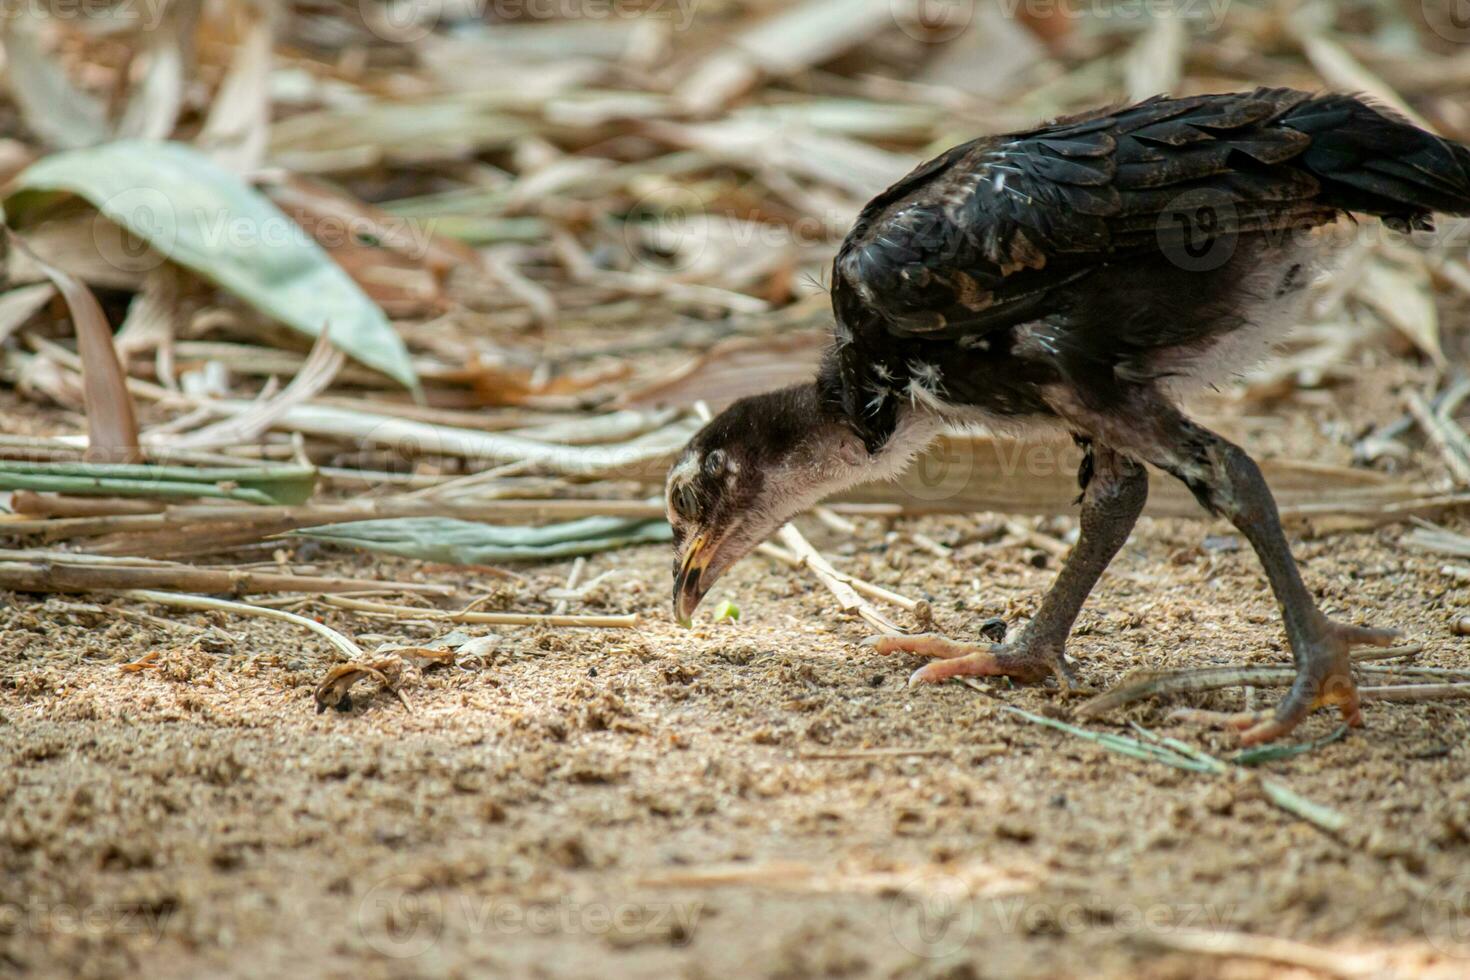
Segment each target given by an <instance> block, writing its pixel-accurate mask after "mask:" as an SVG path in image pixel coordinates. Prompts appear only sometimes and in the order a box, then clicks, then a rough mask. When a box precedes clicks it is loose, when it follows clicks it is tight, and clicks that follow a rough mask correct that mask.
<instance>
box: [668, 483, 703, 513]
mask: <svg viewBox="0 0 1470 980" xmlns="http://www.w3.org/2000/svg"><path fill="white" fill-rule="evenodd" d="M671 500H672V503H673V505H674V513H676V514H678V515H679V516H680V517H682V518H684V520H686V521H697V520H699V495H698V494H697V493H695V492H694V488H693V487H692V486H690V485H689V484H687V483H684V484H680V485H679V486H677V487H675V488H674V493H673V495H672V497H671Z"/></svg>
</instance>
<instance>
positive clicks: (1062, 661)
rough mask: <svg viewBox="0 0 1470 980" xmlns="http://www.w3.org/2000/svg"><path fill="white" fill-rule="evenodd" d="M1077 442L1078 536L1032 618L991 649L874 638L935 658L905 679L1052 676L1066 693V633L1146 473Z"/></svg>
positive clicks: (1119, 539)
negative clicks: (1079, 459)
mask: <svg viewBox="0 0 1470 980" xmlns="http://www.w3.org/2000/svg"><path fill="white" fill-rule="evenodd" d="M1082 443H1083V448H1084V450H1085V451H1086V454H1085V456H1084V457H1083V463H1082V468H1081V470H1080V471H1079V473H1078V479H1079V482H1081V483H1082V497H1081V502H1082V516H1081V521H1080V524H1081V534H1080V536H1079V537H1078V539H1077V544H1076V546H1075V547H1074V548H1073V549H1072V552H1071V554H1070V555H1068V556H1067V561H1066V564H1064V565H1063V566H1062V570H1061V572H1059V573H1058V574H1057V578H1056V581H1055V582H1054V583H1052V587H1051V589H1050V590H1048V591H1047V593H1046V595H1045V596H1044V597H1043V598H1042V600H1041V608H1040V609H1039V610H1037V613H1036V616H1035V617H1034V618H1033V619H1032V620H1031V621H1030V622H1029V623H1027V624H1026V626H1025V627H1024V628H1023V629H1022V630H1021V633H1020V635H1019V636H1017V637H1016V638H1015V639H1013V640H1011V641H1009V642H1007V643H1001V644H997V645H994V646H991V645H989V644H986V645H983V646H981V645H976V644H971V643H958V642H956V641H954V640H950V639H946V638H945V637H942V636H936V635H934V634H924V635H922V636H877V637H873V638H871V639H870V640H869V641H868V644H869V645H870V646H872V647H874V648H876V649H877V650H878V651H879V652H880V653H891V652H899V651H902V652H905V653H917V654H920V655H923V656H929V657H935V658H937V659H936V660H935V662H934V663H931V664H928V665H926V666H924V667H922V668H920V669H919V670H917V671H915V673H914V674H913V676H912V677H910V678H909V683H910V684H916V683H924V682H936V681H942V680H946V679H948V678H950V677H961V676H967V675H1004V676H1006V677H1013V678H1016V679H1017V680H1022V681H1039V680H1042V679H1043V678H1045V677H1046V676H1047V675H1048V674H1055V675H1056V677H1057V680H1058V682H1059V683H1060V684H1061V686H1062V688H1063V690H1070V689H1071V688H1072V687H1074V686H1075V683H1074V680H1073V678H1072V674H1071V670H1070V668H1069V667H1068V665H1067V661H1066V658H1065V657H1064V656H1063V649H1064V647H1065V645H1066V642H1067V636H1068V634H1070V633H1071V632H1072V624H1073V623H1074V622H1076V621H1077V614H1078V612H1080V611H1081V609H1082V603H1083V602H1084V601H1086V599H1087V596H1088V594H1089V593H1090V592H1091V591H1092V587H1093V586H1094V585H1096V584H1097V580H1098V578H1099V577H1100V576H1101V575H1102V573H1103V569H1105V568H1107V567H1108V563H1109V562H1110V561H1112V560H1113V556H1114V555H1116V554H1117V553H1118V549H1119V548H1121V547H1123V543H1124V542H1125V541H1127V540H1128V534H1129V532H1130V531H1132V530H1133V525H1134V523H1135V522H1136V521H1137V520H1138V515H1139V513H1140V512H1141V511H1142V510H1143V503H1144V501H1145V500H1146V499H1147V498H1148V474H1147V473H1146V472H1145V470H1144V468H1143V467H1142V466H1141V465H1139V464H1138V463H1136V462H1134V461H1133V460H1132V459H1129V458H1128V457H1126V456H1123V455H1121V454H1119V453H1116V452H1114V451H1113V450H1111V449H1109V448H1107V447H1106V446H1103V445H1101V444H1099V445H1097V446H1095V447H1094V446H1093V445H1092V444H1091V443H1090V442H1088V441H1085V440H1083V441H1082Z"/></svg>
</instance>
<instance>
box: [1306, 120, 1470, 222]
mask: <svg viewBox="0 0 1470 980" xmlns="http://www.w3.org/2000/svg"><path fill="white" fill-rule="evenodd" d="M1277 122H1278V124H1279V125H1283V126H1286V127H1288V128H1290V129H1294V130H1297V131H1298V132H1301V133H1305V134H1306V135H1307V136H1310V137H1311V138H1312V142H1311V145H1310V146H1308V147H1307V149H1306V150H1305V151H1304V152H1303V153H1302V155H1301V156H1300V157H1299V158H1298V163H1299V165H1300V166H1301V167H1302V168H1303V169H1304V170H1306V171H1308V172H1309V173H1311V174H1312V176H1314V177H1316V178H1317V179H1318V180H1319V181H1320V182H1321V185H1322V199H1323V200H1325V201H1326V202H1327V203H1328V204H1331V205H1332V206H1334V207H1340V208H1342V209H1343V210H1345V211H1359V212H1364V213H1367V214H1376V215H1379V216H1381V217H1383V218H1384V219H1386V220H1388V221H1389V222H1390V223H1393V224H1403V225H1406V226H1411V227H1425V226H1427V225H1428V224H1429V219H1430V215H1431V214H1433V213H1434V212H1436V211H1437V212H1441V213H1444V214H1455V215H1463V214H1470V149H1467V148H1466V147H1464V146H1462V145H1460V144H1459V143H1456V142H1454V141H1452V140H1447V139H1443V138H1441V137H1439V136H1436V135H1434V134H1433V133H1429V132H1426V131H1424V130H1422V129H1420V128H1419V127H1418V126H1415V125H1414V124H1412V123H1410V122H1408V121H1407V120H1405V119H1402V118H1399V117H1398V116H1397V115H1396V114H1394V113H1392V112H1390V111H1388V110H1385V109H1381V108H1378V107H1375V106H1372V105H1369V104H1368V103H1366V102H1364V101H1363V100H1362V99H1360V98H1357V97H1354V96H1350V95H1325V96H1319V97H1317V98H1312V99H1307V100H1305V101H1303V102H1300V103H1298V104H1297V105H1295V106H1293V107H1292V108H1291V109H1289V110H1287V111H1286V112H1285V113H1283V114H1282V115H1281V117H1280V118H1279V119H1278V120H1277Z"/></svg>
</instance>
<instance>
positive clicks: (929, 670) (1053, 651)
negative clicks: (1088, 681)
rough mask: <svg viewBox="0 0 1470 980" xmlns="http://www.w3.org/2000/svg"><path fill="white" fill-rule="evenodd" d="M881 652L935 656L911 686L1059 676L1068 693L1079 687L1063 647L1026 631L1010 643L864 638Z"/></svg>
mask: <svg viewBox="0 0 1470 980" xmlns="http://www.w3.org/2000/svg"><path fill="white" fill-rule="evenodd" d="M863 645H864V646H868V647H872V648H873V649H874V650H877V651H878V652H879V653H916V654H918V655H919V656H922V657H933V658H934V663H932V664H927V665H925V666H923V667H920V668H919V669H918V670H916V671H914V672H913V674H912V675H910V676H909V686H910V687H912V686H913V685H915V684H937V683H939V682H940V681H945V680H948V679H949V678H951V677H1010V678H1013V679H1015V680H1018V681H1031V682H1034V681H1040V680H1044V679H1045V678H1046V677H1048V676H1055V677H1056V679H1057V683H1058V684H1059V685H1061V688H1062V690H1063V691H1064V692H1069V691H1073V690H1076V689H1078V684H1077V681H1076V678H1075V677H1073V675H1072V668H1071V665H1070V664H1068V663H1067V661H1066V658H1065V657H1064V656H1063V655H1062V650H1061V648H1060V647H1054V646H1052V645H1050V644H1045V643H1040V642H1036V641H1028V640H1027V639H1026V637H1025V635H1024V634H1023V635H1022V636H1020V637H1018V638H1017V639H1015V640H1013V641H1012V642H1010V643H997V644H983V645H982V644H976V643H961V642H958V641H956V640H951V639H949V638H948V637H944V636H940V635H939V634H937V633H921V634H918V635H916V636H870V637H868V638H867V639H866V640H864V641H863Z"/></svg>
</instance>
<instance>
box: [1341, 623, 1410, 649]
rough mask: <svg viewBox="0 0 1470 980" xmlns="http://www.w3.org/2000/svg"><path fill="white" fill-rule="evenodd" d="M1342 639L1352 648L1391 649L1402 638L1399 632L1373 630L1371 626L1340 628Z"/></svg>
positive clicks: (1402, 635)
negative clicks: (1342, 634)
mask: <svg viewBox="0 0 1470 980" xmlns="http://www.w3.org/2000/svg"><path fill="white" fill-rule="evenodd" d="M1338 628H1339V629H1340V630H1342V632H1343V633H1344V634H1345V635H1344V637H1343V638H1344V639H1346V640H1347V642H1348V643H1349V644H1350V645H1352V646H1369V647H1391V646H1393V645H1394V644H1395V643H1397V642H1399V641H1400V640H1402V639H1403V638H1404V634H1403V633H1402V632H1400V631H1399V630H1391V629H1374V628H1373V627H1371V626H1340V627H1338Z"/></svg>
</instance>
